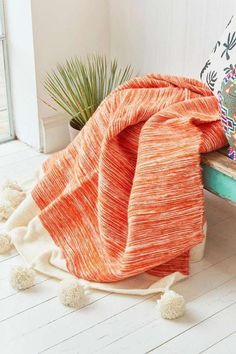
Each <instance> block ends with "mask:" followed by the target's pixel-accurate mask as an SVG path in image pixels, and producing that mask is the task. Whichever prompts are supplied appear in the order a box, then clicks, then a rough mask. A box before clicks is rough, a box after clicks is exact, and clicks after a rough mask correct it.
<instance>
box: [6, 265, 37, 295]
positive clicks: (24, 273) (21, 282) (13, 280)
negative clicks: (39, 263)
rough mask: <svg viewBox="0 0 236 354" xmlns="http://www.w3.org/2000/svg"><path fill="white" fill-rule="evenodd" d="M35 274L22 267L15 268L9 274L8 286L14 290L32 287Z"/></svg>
mask: <svg viewBox="0 0 236 354" xmlns="http://www.w3.org/2000/svg"><path fill="white" fill-rule="evenodd" d="M34 280H35V272H34V271H33V270H32V269H30V268H27V267H24V266H15V267H13V268H12V270H11V273H10V284H11V286H12V287H13V288H14V289H16V290H23V289H27V288H30V287H31V286H32V285H34Z"/></svg>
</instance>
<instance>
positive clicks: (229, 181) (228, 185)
mask: <svg viewBox="0 0 236 354" xmlns="http://www.w3.org/2000/svg"><path fill="white" fill-rule="evenodd" d="M202 167H203V181H204V188H206V189H207V190H209V191H210V192H212V193H214V194H217V195H218V196H220V197H222V198H226V199H228V200H230V201H232V202H234V203H236V180H235V179H233V178H231V177H229V176H227V175H225V174H224V173H222V172H220V171H218V170H216V169H214V168H212V167H210V166H208V165H205V164H203V165H202Z"/></svg>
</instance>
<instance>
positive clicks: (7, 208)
mask: <svg viewBox="0 0 236 354" xmlns="http://www.w3.org/2000/svg"><path fill="white" fill-rule="evenodd" d="M14 210H15V209H14V208H13V207H12V205H11V203H9V202H8V201H6V200H2V201H1V200H0V221H5V220H7V219H8V218H9V217H10V216H11V214H12V213H13V212H14Z"/></svg>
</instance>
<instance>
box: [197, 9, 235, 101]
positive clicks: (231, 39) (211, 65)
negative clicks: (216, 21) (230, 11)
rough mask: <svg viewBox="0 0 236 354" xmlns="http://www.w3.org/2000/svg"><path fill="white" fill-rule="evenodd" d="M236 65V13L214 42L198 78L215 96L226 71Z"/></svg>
mask: <svg viewBox="0 0 236 354" xmlns="http://www.w3.org/2000/svg"><path fill="white" fill-rule="evenodd" d="M234 67H236V15H235V16H233V17H232V18H231V20H230V21H229V23H228V25H227V26H226V28H225V30H224V33H223V35H222V36H221V38H220V39H219V40H218V41H217V42H216V44H215V46H214V48H213V51H212V53H211V55H210V58H209V59H208V60H207V62H206V64H205V65H204V67H203V69H202V71H201V73H200V78H201V80H202V81H203V82H204V83H206V84H207V85H208V87H209V88H210V89H211V90H212V92H213V93H214V94H215V95H216V96H217V94H218V91H219V90H220V88H221V83H222V81H223V79H224V77H225V75H226V74H227V73H229V72H230V71H231V70H232V69H233V68H234Z"/></svg>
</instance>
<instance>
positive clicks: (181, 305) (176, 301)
mask: <svg viewBox="0 0 236 354" xmlns="http://www.w3.org/2000/svg"><path fill="white" fill-rule="evenodd" d="M157 305H158V308H159V311H160V313H161V316H162V317H163V318H165V319H168V320H173V319H176V318H178V317H181V316H183V314H184V311H185V301H184V297H183V296H182V295H179V294H177V293H176V292H175V291H173V290H168V291H166V292H165V293H164V294H163V295H162V296H161V298H160V300H157Z"/></svg>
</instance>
